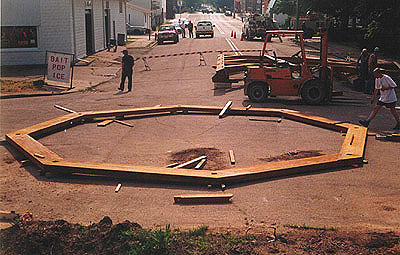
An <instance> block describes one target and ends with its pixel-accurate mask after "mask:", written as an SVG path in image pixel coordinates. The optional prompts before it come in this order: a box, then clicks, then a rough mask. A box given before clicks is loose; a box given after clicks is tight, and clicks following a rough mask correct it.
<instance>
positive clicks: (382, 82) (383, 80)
mask: <svg viewBox="0 0 400 255" xmlns="http://www.w3.org/2000/svg"><path fill="white" fill-rule="evenodd" d="M374 76H375V77H376V81H375V84H376V85H375V91H374V95H373V96H372V98H371V104H373V103H374V101H375V98H376V96H377V94H378V90H379V91H380V94H381V96H380V98H379V100H378V103H376V106H375V108H374V109H373V110H372V112H371V113H370V114H369V116H368V119H366V120H360V121H359V122H360V124H361V125H363V126H364V127H368V125H369V123H370V121H371V120H372V119H373V118H374V117H375V115H376V114H377V113H378V111H379V110H380V109H381V108H382V107H383V106H385V107H386V108H388V109H390V112H391V113H392V115H393V117H394V119H395V120H396V123H397V124H396V126H395V127H394V128H393V129H394V130H400V117H399V114H398V113H397V112H396V108H395V107H396V102H397V97H396V92H395V91H394V88H396V87H397V85H396V83H395V82H394V81H393V80H392V78H390V77H389V76H388V75H386V74H383V73H382V71H381V70H380V69H379V68H376V69H375V70H374Z"/></svg>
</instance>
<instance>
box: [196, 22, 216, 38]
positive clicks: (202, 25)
mask: <svg viewBox="0 0 400 255" xmlns="http://www.w3.org/2000/svg"><path fill="white" fill-rule="evenodd" d="M214 27H215V25H213V24H212V23H211V21H209V20H201V21H199V22H197V25H196V26H195V28H196V38H199V37H200V35H209V36H211V37H214Z"/></svg>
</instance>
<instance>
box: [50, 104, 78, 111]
mask: <svg viewBox="0 0 400 255" xmlns="http://www.w3.org/2000/svg"><path fill="white" fill-rule="evenodd" d="M54 107H55V108H57V109H60V110H63V111H66V112H69V113H76V111H74V110H71V109H68V108H65V107H62V106H60V105H56V104H55V105H54Z"/></svg>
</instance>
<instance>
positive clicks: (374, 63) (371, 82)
mask: <svg viewBox="0 0 400 255" xmlns="http://www.w3.org/2000/svg"><path fill="white" fill-rule="evenodd" d="M378 51H379V48H378V47H375V49H374V53H372V54H371V55H370V56H369V59H368V81H367V86H366V91H364V93H366V94H370V95H372V93H373V92H374V88H375V76H374V70H375V68H377V67H378Z"/></svg>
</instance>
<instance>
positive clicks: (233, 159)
mask: <svg viewBox="0 0 400 255" xmlns="http://www.w3.org/2000/svg"><path fill="white" fill-rule="evenodd" d="M229 159H230V161H231V165H234V164H236V160H235V154H233V150H229Z"/></svg>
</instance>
